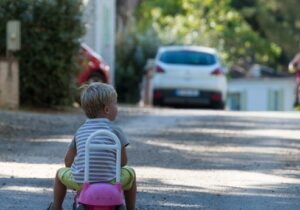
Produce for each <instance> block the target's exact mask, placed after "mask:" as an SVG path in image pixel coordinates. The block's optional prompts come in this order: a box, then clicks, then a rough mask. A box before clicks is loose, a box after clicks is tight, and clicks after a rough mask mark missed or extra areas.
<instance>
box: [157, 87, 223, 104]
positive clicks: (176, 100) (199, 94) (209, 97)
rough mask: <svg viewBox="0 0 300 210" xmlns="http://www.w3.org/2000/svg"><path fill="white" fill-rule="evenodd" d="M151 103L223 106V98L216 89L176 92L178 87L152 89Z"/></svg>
mask: <svg viewBox="0 0 300 210" xmlns="http://www.w3.org/2000/svg"><path fill="white" fill-rule="evenodd" d="M195 93H196V94H195ZM153 105H160V106H161V105H187V106H203V107H212V108H223V106H224V98H223V97H222V93H221V92H218V91H209V90H193V92H186V94H178V89H154V90H153Z"/></svg>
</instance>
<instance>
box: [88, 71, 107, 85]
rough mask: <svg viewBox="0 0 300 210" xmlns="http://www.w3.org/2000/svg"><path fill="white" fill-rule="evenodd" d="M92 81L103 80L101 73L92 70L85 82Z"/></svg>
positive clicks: (89, 82)
mask: <svg viewBox="0 0 300 210" xmlns="http://www.w3.org/2000/svg"><path fill="white" fill-rule="evenodd" d="M92 82H103V83H104V82H105V80H104V77H103V75H102V74H101V73H99V72H93V73H91V75H90V76H89V77H88V79H87V81H86V83H87V84H91V83H92Z"/></svg>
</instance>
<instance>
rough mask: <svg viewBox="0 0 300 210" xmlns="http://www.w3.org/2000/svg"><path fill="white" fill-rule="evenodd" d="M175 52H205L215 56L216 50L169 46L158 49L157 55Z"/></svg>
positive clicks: (190, 46) (200, 47)
mask: <svg viewBox="0 0 300 210" xmlns="http://www.w3.org/2000/svg"><path fill="white" fill-rule="evenodd" d="M176 50H193V51H198V52H206V53H212V54H217V51H216V49H214V48H210V47H204V46H196V45H171V46H161V47H159V53H162V52H165V51H176Z"/></svg>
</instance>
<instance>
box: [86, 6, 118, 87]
mask: <svg viewBox="0 0 300 210" xmlns="http://www.w3.org/2000/svg"><path fill="white" fill-rule="evenodd" d="M84 5H85V9H84V13H83V21H84V22H85V26H86V35H85V36H84V37H83V42H85V43H86V44H87V45H88V46H89V47H91V48H92V49H93V50H95V51H96V52H97V53H99V54H100V55H101V57H103V59H104V61H105V63H106V64H108V65H109V67H110V74H111V75H110V77H111V81H112V84H114V71H115V27H116V1H115V0H109V1H108V0H84Z"/></svg>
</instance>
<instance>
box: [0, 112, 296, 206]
mask: <svg viewBox="0 0 300 210" xmlns="http://www.w3.org/2000/svg"><path fill="white" fill-rule="evenodd" d="M84 120H85V117H84V115H83V114H82V113H81V112H80V110H75V111H72V112H68V113H57V112H48V113H37V112H35V113H33V112H21V111H20V112H11V111H0V141H1V144H0V202H1V204H0V209H1V210H10V209H11V210H20V209H30V210H43V209H45V208H46V206H47V205H48V203H49V202H50V200H51V198H52V182H53V176H54V174H55V171H56V169H57V168H59V167H61V166H62V165H63V157H64V153H65V151H66V147H67V145H68V143H69V142H70V140H71V138H72V135H73V133H74V132H75V130H76V129H77V128H78V127H79V126H80V124H81V123H82V122H84ZM299 122H300V114H299V113H275V112H270V113H264V112H260V113H254V112H252V113H251V112H249V113H246V112H226V111H207V110H180V109H150V108H149V109H142V108H137V107H124V106H122V107H121V108H120V114H119V117H118V119H117V122H116V123H117V124H119V125H120V126H121V127H123V128H124V130H125V132H126V133H127V135H128V136H129V139H130V142H131V145H130V146H129V148H128V155H129V162H130V165H132V166H133V167H134V168H135V169H136V173H137V176H138V200H137V209H139V210H152V209H153V210H154V209H155V210H160V209H167V210H168V209H175V210H176V209H208V210H253V209H263V210H276V209H278V210H279V209H280V210H281V209H284V210H294V209H300V197H299V194H300V179H299V178H300V174H299V169H300V164H299V159H300V150H299V148H300V123H299ZM72 197H73V193H72V192H69V193H68V195H67V199H66V202H65V206H64V207H65V209H71V203H72Z"/></svg>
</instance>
